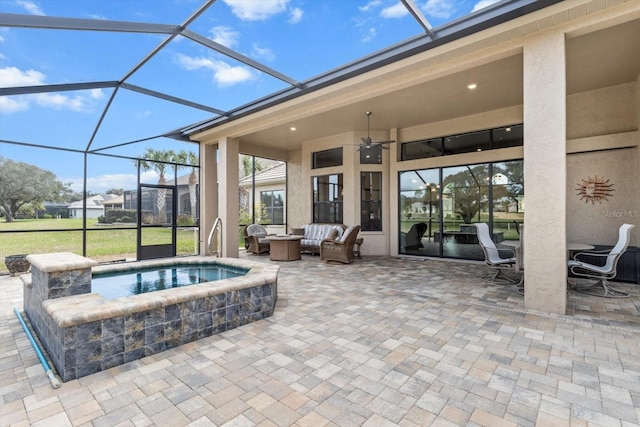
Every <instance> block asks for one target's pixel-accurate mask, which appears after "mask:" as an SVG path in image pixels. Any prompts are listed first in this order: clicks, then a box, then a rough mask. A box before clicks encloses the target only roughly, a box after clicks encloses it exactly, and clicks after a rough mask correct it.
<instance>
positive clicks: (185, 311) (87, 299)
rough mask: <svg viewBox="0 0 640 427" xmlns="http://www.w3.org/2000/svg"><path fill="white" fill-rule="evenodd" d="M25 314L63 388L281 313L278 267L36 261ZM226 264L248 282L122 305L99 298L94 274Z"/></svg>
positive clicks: (203, 260)
mask: <svg viewBox="0 0 640 427" xmlns="http://www.w3.org/2000/svg"><path fill="white" fill-rule="evenodd" d="M27 259H28V260H29V262H30V263H31V271H32V273H31V282H28V281H27V282H26V283H25V287H24V311H25V313H26V315H27V317H28V318H29V321H30V322H31V325H32V327H33V328H34V329H35V331H36V333H37V335H38V337H39V338H40V341H41V342H42V344H43V346H44V347H45V349H46V351H47V353H48V354H49V357H50V359H51V361H52V362H53V364H54V366H55V367H56V370H57V372H58V374H59V375H60V377H61V379H62V380H63V381H69V380H72V379H75V378H80V377H83V376H86V375H89V374H92V373H95V372H99V371H102V370H105V369H109V368H111V367H113V366H118V365H121V364H123V363H126V362H130V361H132V360H136V359H140V358H142V357H145V356H149V355H151V354H155V353H158V352H161V351H164V350H166V349H169V348H173V347H176V346H179V345H182V344H185V343H188V342H191V341H195V340H198V339H202V338H205V337H208V336H211V335H215V334H217V333H220V332H224V331H226V330H229V329H233V328H236V327H238V326H240V325H244V324H246V323H250V322H253V321H256V320H260V319H263V318H265V317H268V316H271V315H272V314H273V311H274V308H275V304H276V300H277V296H278V293H277V292H278V291H277V275H278V266H275V265H268V264H262V263H256V262H251V261H245V260H239V259H236V258H210V257H189V258H180V259H179V260H177V259H161V260H152V261H144V262H138V263H129V264H116V265H111V266H97V263H96V262H95V261H93V260H90V259H88V258H84V257H81V256H78V255H75V254H71V253H58V254H42V255H29V256H28V257H27ZM175 263H180V264H194V265H206V264H212V263H213V264H218V265H223V266H230V267H234V268H240V269H246V270H248V272H247V274H246V275H244V276H240V277H234V278H230V279H224V280H219V281H215V282H206V283H200V284H196V285H192V286H186V287H179V288H173V289H166V290H161V291H156V292H152V293H147V294H141V295H132V296H128V297H122V298H117V299H105V298H103V297H102V296H100V295H98V294H93V293H91V277H92V269H93V271H100V272H104V271H112V270H120V271H126V270H130V269H134V268H139V267H141V266H144V267H148V266H157V267H167V266H171V265H172V264H175Z"/></svg>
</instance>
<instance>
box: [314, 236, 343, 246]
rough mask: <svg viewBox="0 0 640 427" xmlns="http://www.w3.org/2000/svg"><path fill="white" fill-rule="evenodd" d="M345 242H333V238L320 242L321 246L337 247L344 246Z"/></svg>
mask: <svg viewBox="0 0 640 427" xmlns="http://www.w3.org/2000/svg"><path fill="white" fill-rule="evenodd" d="M344 244H345V243H344V242H341V241H340V240H333V239H331V238H329V239H323V240H321V241H320V246H322V245H336V246H344Z"/></svg>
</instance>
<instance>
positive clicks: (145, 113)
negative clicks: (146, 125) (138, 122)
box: [136, 110, 151, 119]
mask: <svg viewBox="0 0 640 427" xmlns="http://www.w3.org/2000/svg"><path fill="white" fill-rule="evenodd" d="M147 117H151V111H150V110H144V111H141V112H138V113H136V119H146V118H147Z"/></svg>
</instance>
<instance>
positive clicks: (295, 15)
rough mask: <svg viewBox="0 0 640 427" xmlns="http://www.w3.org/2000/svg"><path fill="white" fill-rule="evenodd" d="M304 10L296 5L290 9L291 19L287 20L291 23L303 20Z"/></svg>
mask: <svg viewBox="0 0 640 427" xmlns="http://www.w3.org/2000/svg"><path fill="white" fill-rule="evenodd" d="M303 13H304V12H303V10H302V9H300V8H299V7H294V8H293V9H291V10H290V11H289V20H288V21H287V22H288V23H289V24H297V23H298V22H300V21H302V14H303Z"/></svg>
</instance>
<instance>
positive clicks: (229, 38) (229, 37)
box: [210, 25, 240, 48]
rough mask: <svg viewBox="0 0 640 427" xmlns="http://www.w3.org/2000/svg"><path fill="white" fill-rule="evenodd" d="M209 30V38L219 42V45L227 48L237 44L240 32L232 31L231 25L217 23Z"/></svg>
mask: <svg viewBox="0 0 640 427" xmlns="http://www.w3.org/2000/svg"><path fill="white" fill-rule="evenodd" d="M210 32H211V40H213V41H214V42H216V43H220V44H221V45H223V46H226V47H229V48H230V47H233V46H235V45H237V44H238V38H239V37H240V33H239V32H237V31H234V30H233V29H232V28H231V27H227V26H226V25H218V26H217V27H213V28H212V29H211V31H210Z"/></svg>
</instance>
